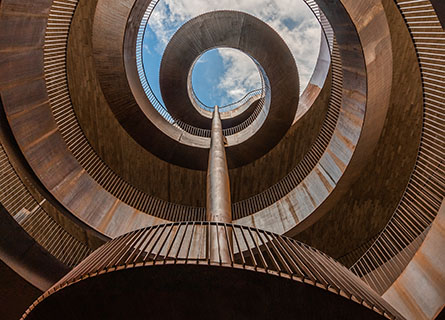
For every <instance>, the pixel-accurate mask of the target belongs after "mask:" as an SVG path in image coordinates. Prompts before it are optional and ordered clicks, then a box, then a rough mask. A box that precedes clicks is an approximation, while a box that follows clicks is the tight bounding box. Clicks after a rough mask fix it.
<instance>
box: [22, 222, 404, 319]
mask: <svg viewBox="0 0 445 320" xmlns="http://www.w3.org/2000/svg"><path fill="white" fill-rule="evenodd" d="M212 241H216V242H217V243H216V244H214V243H212ZM210 248H216V249H217V250H218V253H219V254H212V255H210V253H209V252H210ZM220 248H224V249H220ZM226 248H228V250H229V255H228V256H229V258H228V260H227V261H224V259H223V258H222V257H223V256H226V254H225V253H224V252H222V250H226ZM231 248H233V249H231ZM165 264H193V265H217V266H226V267H231V268H240V269H246V270H251V271H256V272H264V273H268V274H270V275H273V276H281V277H285V278H288V279H293V280H296V281H299V282H303V283H306V284H310V285H313V286H317V287H319V288H320V289H324V290H328V291H330V292H333V293H336V294H338V295H341V296H343V297H344V298H346V299H350V300H352V301H354V302H356V303H359V304H361V305H363V306H365V307H367V308H369V309H371V310H374V311H375V312H377V313H379V314H381V315H383V316H385V317H387V318H389V319H402V318H401V317H400V316H399V315H398V313H397V312H396V311H395V310H394V309H392V307H391V306H390V305H389V304H387V303H386V302H385V301H384V300H383V299H381V298H380V297H379V296H378V295H377V294H376V293H375V292H374V291H372V290H371V288H369V287H368V286H367V285H366V284H365V283H364V282H362V281H361V280H360V279H359V278H358V277H356V276H355V275H354V274H352V273H351V272H350V271H349V270H348V269H346V268H345V267H343V266H342V265H341V264H340V263H338V262H336V261H335V260H333V259H332V258H330V257H329V256H327V255H325V254H324V253H322V252H320V251H318V250H316V249H313V248H311V247H309V246H307V245H305V244H303V243H300V242H298V241H295V240H293V239H290V238H287V237H283V236H279V235H277V234H274V233H271V232H267V231H262V230H258V229H255V228H251V227H246V226H238V225H232V224H225V223H217V222H181V223H171V224H164V225H157V226H152V227H149V228H145V229H140V230H136V231H133V232H131V233H128V234H126V235H123V236H121V237H118V238H116V239H114V240H112V241H109V242H108V243H106V244H105V245H103V246H102V247H100V248H99V249H97V250H96V251H95V252H93V253H92V254H91V255H90V256H89V257H88V258H87V259H85V261H83V262H82V263H80V264H79V265H78V266H77V267H76V268H75V269H74V270H72V271H71V272H69V273H68V274H67V275H66V276H65V277H63V278H62V279H61V280H60V281H59V282H58V283H56V284H55V285H54V286H53V287H52V288H51V289H49V290H48V291H47V293H45V294H44V295H43V296H42V297H40V298H39V299H38V300H37V301H36V302H35V303H34V305H33V306H31V307H30V309H29V310H28V312H30V311H31V310H32V309H33V307H35V306H36V305H37V304H38V303H39V302H41V301H42V300H43V299H45V298H47V297H48V296H50V295H51V294H53V293H54V292H56V291H58V290H60V289H63V288H64V287H66V286H69V285H70V284H72V283H75V282H77V281H80V280H82V279H85V278H88V277H92V276H96V275H98V274H103V273H107V272H113V271H116V270H122V269H127V268H134V267H142V266H146V267H149V266H152V265H165Z"/></svg>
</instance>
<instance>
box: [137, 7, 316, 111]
mask: <svg viewBox="0 0 445 320" xmlns="http://www.w3.org/2000/svg"><path fill="white" fill-rule="evenodd" d="M222 9H230V10H239V11H243V12H247V13H249V14H252V15H254V16H256V17H258V18H260V19H261V20H263V21H265V22H266V23H268V24H269V25H270V26H271V27H272V28H274V29H275V30H276V31H277V32H278V33H279V34H280V35H281V37H282V38H283V39H284V41H285V42H286V43H287V45H288V46H289V49H290V50H291V52H292V53H293V55H294V58H295V60H296V63H297V66H298V69H299V73H300V82H301V91H302V90H303V89H304V88H305V87H306V85H307V83H308V81H309V79H310V76H311V75H312V72H313V69H314V67H315V63H316V59H317V57H318V50H319V44H320V32H321V31H320V26H319V25H318V22H317V20H316V18H315V17H314V16H313V14H312V12H311V11H310V10H309V8H308V7H307V6H306V4H305V3H304V2H303V1H302V0H238V1H234V0H160V1H159V3H158V4H157V6H156V8H155V10H154V12H153V14H152V16H151V17H150V20H149V23H148V27H147V30H146V33H145V38H144V43H143V48H144V49H143V62H144V67H145V72H146V75H147V80H148V81H149V83H150V86H151V87H152V89H153V92H154V93H155V95H156V96H157V97H158V99H159V100H160V101H162V100H161V93H160V90H159V68H160V63H161V59H162V54H163V52H164V49H165V47H166V45H167V43H168V41H169V40H170V38H171V37H172V36H173V34H174V33H175V32H176V31H177V30H178V29H179V27H180V26H181V25H182V24H184V23H185V22H187V21H188V20H190V19H192V18H194V17H196V16H198V15H200V14H202V13H205V12H208V11H212V10H222ZM200 60H202V61H199V63H197V64H196V65H195V69H194V72H193V77H192V81H193V88H194V89H195V92H196V93H197V95H198V97H199V98H200V99H201V100H202V101H203V102H204V103H206V104H207V105H209V106H213V105H215V104H218V105H224V104H228V103H231V102H234V101H237V100H239V99H240V98H242V96H244V95H245V94H246V93H247V92H249V91H251V90H254V89H258V88H260V86H261V85H260V78H259V74H258V71H257V68H256V66H255V65H254V63H253V62H252V60H250V58H248V57H247V56H246V55H245V54H243V53H241V52H239V51H238V50H234V49H216V50H211V51H209V52H208V53H206V54H204V55H203V56H202V58H201V59H200Z"/></svg>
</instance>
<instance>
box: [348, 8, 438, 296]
mask: <svg viewBox="0 0 445 320" xmlns="http://www.w3.org/2000/svg"><path fill="white" fill-rule="evenodd" d="M395 3H396V4H397V6H398V8H399V10H400V12H401V13H402V16H403V18H404V20H405V23H406V24H407V26H408V29H409V31H410V33H411V37H412V39H413V43H414V45H415V48H416V51H417V55H418V59H419V65H420V69H421V73H422V85H423V91H424V101H423V104H424V113H423V130H422V138H421V143H420V148H419V152H418V158H417V162H416V165H415V168H414V171H413V172H412V174H411V178H410V181H409V183H408V186H407V188H406V190H405V193H404V195H403V197H402V199H401V201H400V203H399V205H398V207H397V209H396V211H395V212H394V214H393V216H392V218H391V219H390V221H389V223H388V224H387V225H386V227H385V229H384V230H383V231H382V232H381V234H380V235H379V237H378V238H377V240H376V241H375V242H374V244H373V245H372V246H371V247H370V248H369V249H368V250H367V251H366V253H365V254H364V255H363V256H362V257H361V258H360V259H359V260H358V261H357V262H356V263H355V264H354V265H353V266H352V268H351V270H352V271H353V272H354V273H355V274H357V275H358V276H360V277H362V279H364V280H365V281H366V282H367V283H368V284H369V285H370V286H371V287H373V288H374V289H375V290H376V291H377V292H379V293H383V292H384V291H386V289H387V288H388V287H389V286H390V285H391V284H392V283H393V282H394V281H395V280H396V279H397V277H398V276H399V275H400V274H401V272H402V271H403V270H404V269H405V268H406V266H407V265H408V263H409V261H410V260H411V259H412V257H413V256H414V254H415V252H416V251H417V249H418V247H419V246H420V244H421V243H422V239H423V237H424V236H425V232H424V231H425V230H426V229H427V228H428V227H429V226H430V225H431V223H432V221H433V220H434V218H435V216H436V215H437V213H438V211H439V208H440V205H441V203H442V200H443V198H444V197H445V163H444V161H445V32H444V30H443V29H442V26H441V24H440V22H439V20H438V17H437V15H436V13H435V11H434V8H433V6H432V5H431V3H430V1H426V0H409V1H401V0H395ZM413 244H416V245H413Z"/></svg>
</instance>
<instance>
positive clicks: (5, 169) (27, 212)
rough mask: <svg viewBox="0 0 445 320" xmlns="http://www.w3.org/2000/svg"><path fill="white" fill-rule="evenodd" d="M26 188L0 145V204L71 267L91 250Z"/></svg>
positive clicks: (35, 238) (37, 239)
mask: <svg viewBox="0 0 445 320" xmlns="http://www.w3.org/2000/svg"><path fill="white" fill-rule="evenodd" d="M44 202H45V200H44V199H43V198H42V199H40V200H38V199H36V198H35V197H34V196H33V195H32V194H31V192H30V191H29V190H28V188H27V186H26V185H25V183H24V182H23V181H22V179H21V178H20V176H19V175H18V173H17V172H16V170H15V169H14V167H13V165H12V164H11V162H10V161H9V158H8V155H7V154H6V151H5V149H4V147H3V145H2V144H0V203H1V204H2V206H3V207H4V208H5V209H6V210H7V211H8V213H9V214H10V215H12V217H13V218H14V219H15V221H17V223H18V224H20V226H22V228H23V229H24V230H25V231H26V232H27V233H28V234H29V235H30V236H31V237H32V238H33V239H34V240H35V241H36V242H37V243H38V244H40V245H41V246H42V247H43V248H44V249H45V250H46V251H48V252H49V253H50V254H51V255H53V256H54V257H55V258H56V259H58V260H59V261H60V262H62V263H63V264H65V265H67V266H70V267H73V266H75V265H77V264H78V263H79V262H81V261H82V260H84V259H85V258H86V257H87V256H88V255H89V254H90V253H91V252H92V250H91V249H90V248H89V247H88V246H87V245H85V244H84V243H82V242H80V241H79V240H77V239H76V238H75V237H74V236H72V235H71V234H70V233H69V232H68V231H66V230H65V229H64V228H63V227H62V226H61V225H60V224H58V223H57V222H56V221H55V220H54V219H53V218H52V217H51V216H50V215H49V214H48V213H47V212H46V211H45V209H44V208H43V207H42V205H43V203H44Z"/></svg>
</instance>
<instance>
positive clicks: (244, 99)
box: [191, 87, 265, 113]
mask: <svg viewBox="0 0 445 320" xmlns="http://www.w3.org/2000/svg"><path fill="white" fill-rule="evenodd" d="M191 93H192V97H193V99H195V102H196V103H197V104H198V105H199V107H200V108H201V109H204V110H206V111H209V112H213V109H214V107H209V106H208V105H206V104H205V103H204V102H202V101H201V100H200V99H199V98H198V96H197V95H196V93H195V90H191ZM259 95H261V98H264V96H265V90H264V87H263V88H260V89H255V90H252V91H249V92H248V93H246V94H245V95H244V96H243V97H242V98H241V99H239V100H238V101H235V102H232V103H230V104H226V105H224V106H222V107H219V112H220V113H223V112H227V111H231V110H234V109H237V108H239V107H240V106H242V105H244V104H245V103H246V102H247V101H249V99H250V98H252V97H254V96H259Z"/></svg>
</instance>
